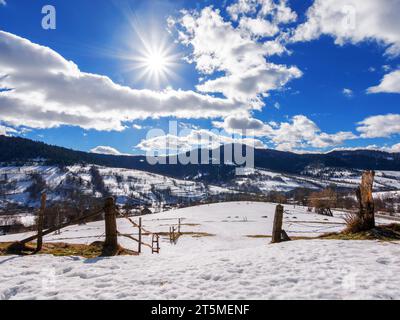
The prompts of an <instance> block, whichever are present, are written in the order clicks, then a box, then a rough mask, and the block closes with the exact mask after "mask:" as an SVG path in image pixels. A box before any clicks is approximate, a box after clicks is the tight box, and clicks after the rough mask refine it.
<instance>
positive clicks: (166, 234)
mask: <svg viewBox="0 0 400 320" xmlns="http://www.w3.org/2000/svg"><path fill="white" fill-rule="evenodd" d="M155 233H157V234H158V235H159V236H160V237H166V238H168V239H169V232H164V231H163V232H155ZM177 234H178V232H175V235H177ZM143 235H150V233H143ZM179 236H180V237H181V236H192V237H193V238H201V237H214V236H215V234H211V233H208V232H195V231H193V232H181V233H180V234H179Z"/></svg>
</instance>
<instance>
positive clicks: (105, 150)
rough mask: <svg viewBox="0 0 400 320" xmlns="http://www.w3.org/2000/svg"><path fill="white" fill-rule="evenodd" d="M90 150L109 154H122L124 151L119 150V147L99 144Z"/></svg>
mask: <svg viewBox="0 0 400 320" xmlns="http://www.w3.org/2000/svg"><path fill="white" fill-rule="evenodd" d="M90 152H91V153H97V154H109V155H114V156H120V155H122V153H121V152H119V151H118V150H117V149H115V148H113V147H109V146H97V147H96V148H93V149H91V150H90Z"/></svg>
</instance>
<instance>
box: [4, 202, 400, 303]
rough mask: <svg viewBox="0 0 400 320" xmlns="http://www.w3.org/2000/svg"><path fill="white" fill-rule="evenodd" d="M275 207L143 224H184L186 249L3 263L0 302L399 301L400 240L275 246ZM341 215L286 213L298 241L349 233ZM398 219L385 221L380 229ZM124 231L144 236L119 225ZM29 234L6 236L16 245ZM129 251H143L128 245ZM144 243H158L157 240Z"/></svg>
mask: <svg viewBox="0 0 400 320" xmlns="http://www.w3.org/2000/svg"><path fill="white" fill-rule="evenodd" d="M275 206H276V205H275V204H271V203H252V202H231V203H219V204H212V205H203V206H197V207H191V208H184V209H179V210H173V211H168V212H164V213H158V214H153V215H148V216H143V217H142V218H143V223H144V227H145V228H146V229H148V230H150V231H153V232H161V231H168V229H169V226H171V225H176V224H177V220H178V218H181V219H182V224H183V225H182V231H183V232H207V233H209V234H212V235H214V236H209V237H191V236H190V235H184V236H182V237H181V238H180V239H179V240H178V242H177V244H176V245H173V244H170V243H169V240H168V239H167V238H165V237H162V238H161V243H160V246H161V252H160V254H159V255H157V254H155V255H152V254H151V252H150V249H149V248H146V247H145V248H144V252H143V254H142V255H140V256H122V257H112V258H96V259H83V258H79V257H53V256H47V255H36V256H25V257H17V256H7V257H0V299H399V298H400V277H398V274H399V272H400V246H399V244H400V243H398V242H390V243H389V242H378V241H336V240H320V239H304V240H295V241H291V242H286V243H281V244H270V243H269V242H270V239H269V238H250V237H247V236H248V235H253V236H255V235H264V236H266V235H271V231H272V221H273V214H274V210H275ZM334 215H335V217H324V216H319V215H316V214H314V213H308V212H307V210H306V208H304V207H298V206H296V207H294V206H285V215H284V229H285V230H286V231H287V232H288V234H289V236H292V237H294V236H301V237H313V236H315V235H318V234H321V233H325V232H330V231H339V230H341V229H343V227H344V225H343V219H342V217H343V213H341V212H337V211H335V212H334ZM388 222H389V220H384V219H378V223H388ZM118 229H119V231H121V232H122V233H129V232H130V233H134V232H136V230H135V229H134V228H133V227H132V226H131V225H130V224H129V222H128V221H127V220H125V219H119V220H118ZM103 235H104V222H102V221H100V222H94V223H89V224H86V225H81V226H71V227H69V228H66V229H63V230H62V233H61V235H57V236H56V235H49V236H47V237H46V238H45V241H47V242H56V241H63V242H70V243H90V242H92V241H96V240H99V239H101V238H102V237H103ZM24 236H25V235H23V234H19V235H8V236H2V237H0V242H1V241H13V240H18V239H21V238H23V237H24ZM119 240H120V243H121V244H122V245H123V246H125V247H126V248H130V249H136V244H135V243H134V242H132V241H130V240H129V239H125V238H121V239H119ZM144 241H146V242H148V241H149V239H148V238H147V237H145V238H144Z"/></svg>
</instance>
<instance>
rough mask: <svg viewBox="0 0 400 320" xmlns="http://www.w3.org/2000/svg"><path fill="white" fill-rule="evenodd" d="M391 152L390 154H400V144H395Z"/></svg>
mask: <svg viewBox="0 0 400 320" xmlns="http://www.w3.org/2000/svg"><path fill="white" fill-rule="evenodd" d="M389 150H390V152H396V153H400V143H397V144H394V145H393V146H391V147H390V149H389Z"/></svg>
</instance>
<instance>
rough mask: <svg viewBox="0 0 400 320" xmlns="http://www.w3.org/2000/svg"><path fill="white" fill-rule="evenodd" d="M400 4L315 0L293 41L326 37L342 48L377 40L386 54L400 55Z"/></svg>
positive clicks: (382, 0) (390, 0)
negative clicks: (384, 48) (347, 45)
mask: <svg viewBox="0 0 400 320" xmlns="http://www.w3.org/2000/svg"><path fill="white" fill-rule="evenodd" d="M399 12H400V1H398V0H380V1H376V0H362V1H360V0H315V2H314V4H313V5H312V6H311V7H310V8H309V10H308V11H307V20H306V22H305V23H303V24H301V25H300V26H298V27H297V29H296V30H295V32H294V36H293V41H309V40H313V39H317V38H319V36H320V35H323V34H326V35H330V36H332V37H334V38H335V42H336V43H337V44H339V45H342V44H344V43H347V42H351V43H359V42H362V41H368V40H375V41H376V42H378V43H380V44H382V45H384V46H385V47H386V54H387V55H389V56H397V55H399V54H400V33H399V30H400V20H399V16H398V13H399Z"/></svg>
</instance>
